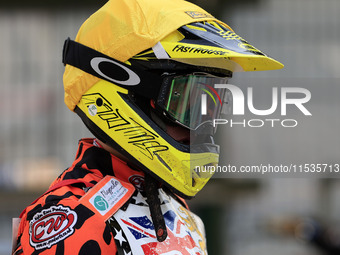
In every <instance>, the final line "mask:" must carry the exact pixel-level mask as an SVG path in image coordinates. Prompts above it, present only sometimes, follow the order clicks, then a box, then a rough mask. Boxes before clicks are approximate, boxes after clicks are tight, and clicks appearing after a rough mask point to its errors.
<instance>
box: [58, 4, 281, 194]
mask: <svg viewBox="0 0 340 255" xmlns="http://www.w3.org/2000/svg"><path fill="white" fill-rule="evenodd" d="M63 62H64V64H65V65H66V68H65V73H64V86H65V103H66V105H67V106H68V107H69V108H70V109H71V110H72V111H75V112H76V113H77V114H78V115H79V116H80V118H81V119H82V120H83V122H84V123H85V124H86V126H87V127H88V128H89V130H90V131H91V132H92V133H93V134H94V135H95V136H96V137H97V138H98V139H100V140H101V141H103V142H105V143H106V144H108V145H110V146H111V147H113V148H115V149H116V150H117V151H119V152H120V153H122V154H123V155H124V156H125V157H127V158H128V159H129V162H130V163H132V164H133V165H134V166H136V167H137V168H139V169H141V170H143V171H145V172H146V173H148V174H151V175H152V176H153V177H154V178H156V179H158V180H160V181H161V182H162V183H163V184H164V185H165V186H167V187H168V188H170V189H171V190H173V191H174V192H175V193H177V194H178V195H180V196H182V197H184V198H191V197H194V196H195V195H196V194H197V192H198V191H200V190H201V189H202V188H203V186H204V185H205V184H206V183H207V181H208V180H209V178H210V177H211V176H212V174H213V172H209V171H208V172H207V171H200V169H202V167H204V166H214V165H217V163H218V158H219V146H218V145H216V144H215V143H214V140H213V139H212V137H213V134H214V128H212V120H213V119H214V118H215V119H216V118H219V115H220V113H221V111H222V109H223V103H224V102H225V100H224V97H225V90H226V89H223V88H216V87H214V85H215V84H226V83H227V82H228V79H229V78H230V77H231V75H232V72H236V71H260V70H272V69H279V68H282V67H283V65H282V64H281V63H279V62H278V61H276V60H274V59H272V58H270V57H269V56H267V55H265V54H264V53H263V52H261V51H260V50H258V49H256V48H255V47H254V46H252V45H251V44H249V43H248V42H246V41H245V40H244V39H242V38H241V37H240V36H238V35H237V34H235V33H234V32H233V30H232V29H231V28H230V27H229V26H228V25H226V24H225V23H223V22H221V21H219V20H218V19H216V18H214V17H213V16H211V15H210V14H209V13H207V12H206V11H205V10H203V9H201V8H200V7H198V6H196V5H194V4H192V3H189V2H186V1H183V0H163V1H159V0H110V1H108V2H107V3H106V4H105V5H104V6H103V7H102V8H101V9H99V10H98V11H97V12H96V13H94V14H93V15H92V16H91V17H90V18H89V19H87V20H86V21H85V23H84V24H83V25H82V26H81V28H80V30H79V32H78V35H77V37H76V39H75V40H74V41H72V40H70V39H68V40H66V42H65V45H64V52H63ZM202 95H209V96H208V97H206V96H205V97H204V96H202ZM204 100H205V101H204ZM207 101H209V102H208V103H207ZM210 101H211V102H210ZM202 102H204V103H202ZM203 106H204V107H203ZM169 125H170V126H171V125H178V126H181V127H182V128H183V129H185V130H187V131H188V132H190V139H189V141H178V140H175V139H174V138H173V137H172V136H171V135H170V134H169V133H167V131H166V127H167V126H169Z"/></svg>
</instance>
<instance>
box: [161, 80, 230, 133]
mask: <svg viewBox="0 0 340 255" xmlns="http://www.w3.org/2000/svg"><path fill="white" fill-rule="evenodd" d="M227 82H228V78H226V77H217V76H212V75H209V74H206V75H202V74H200V75H196V74H190V75H186V76H177V77H174V78H173V79H172V82H171V84H170V86H169V89H168V95H167V97H166V98H167V100H165V105H164V108H163V109H164V110H165V111H166V113H167V114H168V115H170V116H171V117H172V118H173V119H175V120H176V121H177V122H178V123H180V124H182V125H184V126H186V127H188V128H190V129H197V128H198V127H199V126H200V125H202V124H204V123H207V122H211V123H212V120H213V119H217V118H219V116H220V113H221V110H222V107H223V103H224V102H225V94H226V93H225V90H226V89H224V88H222V89H221V88H215V84H226V83H227Z"/></svg>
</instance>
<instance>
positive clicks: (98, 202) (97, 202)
mask: <svg viewBox="0 0 340 255" xmlns="http://www.w3.org/2000/svg"><path fill="white" fill-rule="evenodd" d="M94 206H95V207H96V209H98V210H99V211H106V210H107V209H108V208H109V203H108V202H107V201H106V200H105V199H104V198H103V197H101V196H96V197H95V198H94Z"/></svg>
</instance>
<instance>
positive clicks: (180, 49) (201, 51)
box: [172, 44, 226, 55]
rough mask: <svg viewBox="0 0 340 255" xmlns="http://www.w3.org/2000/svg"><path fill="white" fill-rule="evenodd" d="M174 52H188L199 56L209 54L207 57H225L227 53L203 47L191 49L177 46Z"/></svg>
mask: <svg viewBox="0 0 340 255" xmlns="http://www.w3.org/2000/svg"><path fill="white" fill-rule="evenodd" d="M172 51H174V52H188V53H199V54H207V55H211V54H214V55H225V54H226V52H224V51H221V50H212V49H207V48H202V47H189V46H183V45H179V44H177V45H176V46H175V47H174V48H173V49H172Z"/></svg>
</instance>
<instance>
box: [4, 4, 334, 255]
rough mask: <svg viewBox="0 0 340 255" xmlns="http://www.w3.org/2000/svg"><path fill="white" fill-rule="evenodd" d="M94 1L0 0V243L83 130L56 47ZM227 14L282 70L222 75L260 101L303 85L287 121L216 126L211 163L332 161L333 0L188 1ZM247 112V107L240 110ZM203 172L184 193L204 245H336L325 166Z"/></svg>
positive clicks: (306, 252)
mask: <svg viewBox="0 0 340 255" xmlns="http://www.w3.org/2000/svg"><path fill="white" fill-rule="evenodd" d="M105 2H106V1H95V2H94V1H89V0H88V1H82V4H81V6H79V2H77V1H72V0H67V1H66V0H60V1H39V0H32V1H20V0H18V1H11V2H6V1H2V2H1V3H0V35H1V36H0V88H1V90H0V116H1V121H0V144H1V146H0V202H1V204H0V226H1V228H0V255H5V254H9V253H10V250H11V221H12V218H13V217H17V216H18V215H19V214H20V212H21V210H22V209H23V208H24V207H25V206H26V205H28V204H29V203H30V202H31V201H33V200H34V198H35V197H36V196H38V195H39V194H41V193H42V192H43V191H45V190H46V189H47V187H48V186H49V184H50V182H51V181H52V180H53V179H55V178H56V176H58V175H59V174H60V172H61V171H62V170H64V169H65V168H67V167H68V166H70V164H71V163H72V162H73V158H74V156H75V152H76V149H77V141H78V140H79V139H80V138H82V137H89V136H91V134H90V133H89V132H87V130H86V128H85V126H84V125H83V124H82V123H81V121H80V119H79V118H78V117H77V116H76V115H75V114H72V113H71V112H70V111H69V110H68V109H67V107H66V106H65V105H64V103H63V84H62V74H63V69H64V67H63V65H62V63H61V51H62V46H63V43H64V40H65V39H66V38H67V37H68V36H69V37H71V38H75V36H76V33H77V31H78V28H79V27H80V25H81V24H82V23H83V22H84V21H85V20H86V18H87V17H88V16H89V15H90V14H92V13H93V12H94V11H95V10H96V9H98V8H99V7H100V6H101V5H102V4H104V3H105ZM192 2H194V3H197V4H199V5H201V6H202V7H204V8H206V9H207V10H208V11H210V12H211V13H212V14H213V15H215V16H216V17H218V18H220V19H221V20H223V21H225V22H226V23H227V24H229V25H230V26H231V27H232V28H233V29H234V30H235V32H236V33H237V34H239V35H240V36H242V37H243V38H245V39H246V40H247V41H249V42H250V43H251V44H252V45H254V46H255V47H257V48H259V49H260V50H262V51H264V52H265V53H267V54H269V55H270V56H272V57H273V58H275V59H277V60H279V61H280V62H282V63H283V64H284V65H285V68H284V69H283V70H278V71H269V72H267V71H266V72H252V73H237V74H235V75H234V78H233V79H232V81H231V83H232V84H235V85H237V86H239V87H240V88H241V89H242V90H243V91H246V89H247V88H248V87H253V88H254V105H256V108H258V109H268V106H269V107H270V104H271V101H270V100H271V89H272V88H273V87H279V88H280V87H302V88H306V89H308V90H309V91H310V92H311V95H312V98H311V100H310V102H308V104H306V107H307V108H308V110H309V111H310V112H311V113H312V116H309V117H306V116H304V115H302V114H301V112H299V111H297V110H296V109H290V110H289V111H288V112H287V118H290V119H292V118H294V119H297V120H298V122H299V124H298V126H296V127H294V128H283V127H280V126H277V127H274V128H271V127H263V128H249V127H245V128H243V127H220V128H219V130H218V138H217V141H218V143H219V144H221V145H222V146H221V147H222V152H221V155H222V157H221V158H222V161H221V164H220V165H223V164H225V165H228V164H232V165H241V164H242V165H257V164H272V165H280V164H305V163H327V164H336V163H340V159H339V152H340V137H339V135H338V131H339V130H340V117H339V110H340V100H339V99H338V98H339V96H340V72H339V71H338V68H339V66H340V30H339V26H340V17H339V16H338V13H339V12H340V1H338V0H284V1H283V0H238V1H233V0H210V1H204V0H201V1H192ZM250 118H257V117H254V116H250ZM217 177H220V178H214V179H212V180H211V181H210V182H209V183H208V185H207V187H206V188H205V189H204V190H203V191H202V192H200V193H199V194H198V195H197V197H196V198H195V199H194V200H192V201H190V202H189V203H190V205H191V207H192V210H193V211H194V212H196V213H197V214H199V215H200V216H201V217H202V219H203V220H204V222H205V225H206V231H207V236H208V249H209V254H213V255H241V254H242V255H244V254H246V255H253V254H254V255H260V254H261V255H266V254H268V255H269V254H273V253H275V254H276V255H281V254H282V255H283V254H285V255H286V254H291V255H319V254H333V255H334V254H340V251H339V246H340V224H339V222H340V197H339V195H340V182H339V179H338V178H337V176H333V178H317V177H315V176H312V175H305V176H303V177H295V176H281V177H280V178H264V177H263V176H258V177H257V178H247V176H243V177H244V178H228V177H229V176H228V175H226V174H223V175H219V176H217Z"/></svg>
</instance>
